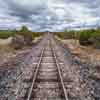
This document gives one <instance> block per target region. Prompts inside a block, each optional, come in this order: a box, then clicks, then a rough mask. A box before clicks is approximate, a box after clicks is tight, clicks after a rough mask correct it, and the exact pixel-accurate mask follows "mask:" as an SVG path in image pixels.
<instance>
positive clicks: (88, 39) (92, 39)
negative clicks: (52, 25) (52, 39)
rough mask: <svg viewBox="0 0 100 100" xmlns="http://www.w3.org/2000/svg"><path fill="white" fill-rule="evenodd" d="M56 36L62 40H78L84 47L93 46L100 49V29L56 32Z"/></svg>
mask: <svg viewBox="0 0 100 100" xmlns="http://www.w3.org/2000/svg"><path fill="white" fill-rule="evenodd" d="M55 34H56V35H57V36H58V37H60V38H62V39H77V40H79V43H80V44H81V45H84V46H88V45H93V46H94V47H96V48H100V28H96V29H87V30H80V31H74V30H71V31H64V32H56V33H55Z"/></svg>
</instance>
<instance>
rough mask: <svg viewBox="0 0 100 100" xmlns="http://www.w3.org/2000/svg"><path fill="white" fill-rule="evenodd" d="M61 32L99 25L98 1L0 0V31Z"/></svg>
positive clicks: (99, 3)
mask: <svg viewBox="0 0 100 100" xmlns="http://www.w3.org/2000/svg"><path fill="white" fill-rule="evenodd" d="M22 25H27V26H28V27H29V28H30V29H32V30H33V31H46V30H50V31H62V30H64V29H66V28H70V27H78V26H80V27H85V26H96V25H100V0H0V29H15V28H20V27H21V26H22Z"/></svg>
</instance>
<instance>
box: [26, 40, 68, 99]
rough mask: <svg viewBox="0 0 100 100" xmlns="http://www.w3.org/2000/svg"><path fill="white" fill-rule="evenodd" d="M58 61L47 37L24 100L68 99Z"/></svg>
mask: <svg viewBox="0 0 100 100" xmlns="http://www.w3.org/2000/svg"><path fill="white" fill-rule="evenodd" d="M59 62H60V61H59V60H58V59H57V56H56V52H55V50H54V48H53V46H52V42H51V40H50V39H47V43H46V45H45V46H44V48H43V49H42V52H41V56H40V59H39V62H38V64H37V66H36V68H35V71H34V75H33V76H34V77H33V81H32V84H31V86H30V89H29V92H28V96H27V99H26V100H68V96H67V92H66V88H65V85H64V81H63V78H62V73H61V71H60V64H59Z"/></svg>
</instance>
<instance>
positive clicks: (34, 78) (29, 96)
mask: <svg viewBox="0 0 100 100" xmlns="http://www.w3.org/2000/svg"><path fill="white" fill-rule="evenodd" d="M43 54H44V48H43V49H42V52H41V55H40V59H39V62H38V64H37V66H36V71H35V73H34V77H33V81H32V85H31V87H30V90H29V94H28V97H27V100H30V98H31V95H32V90H33V87H34V83H35V80H36V77H37V74H38V70H39V67H40V64H41V61H42V58H43Z"/></svg>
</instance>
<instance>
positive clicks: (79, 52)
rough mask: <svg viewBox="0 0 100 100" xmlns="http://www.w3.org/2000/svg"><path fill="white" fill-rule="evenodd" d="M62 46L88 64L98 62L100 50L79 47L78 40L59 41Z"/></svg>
mask: <svg viewBox="0 0 100 100" xmlns="http://www.w3.org/2000/svg"><path fill="white" fill-rule="evenodd" d="M61 41H62V42H63V43H64V45H66V46H67V47H68V48H70V50H71V53H72V54H73V55H76V56H78V57H80V58H81V59H83V60H86V61H87V60H88V61H89V62H90V63H92V62H94V61H96V62H99V61H100V50H99V49H95V48H93V47H91V46H87V47H86V46H81V45H80V44H79V41H78V40H72V39H69V40H61Z"/></svg>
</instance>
